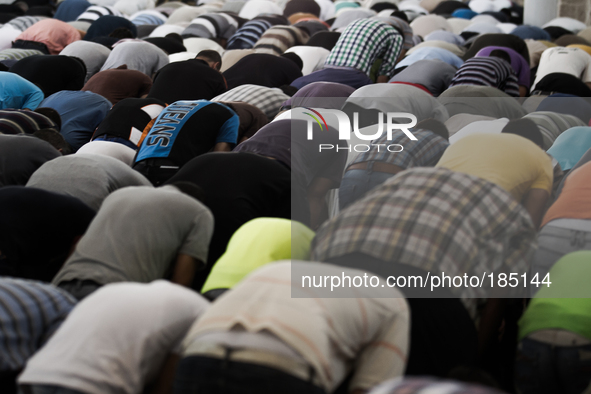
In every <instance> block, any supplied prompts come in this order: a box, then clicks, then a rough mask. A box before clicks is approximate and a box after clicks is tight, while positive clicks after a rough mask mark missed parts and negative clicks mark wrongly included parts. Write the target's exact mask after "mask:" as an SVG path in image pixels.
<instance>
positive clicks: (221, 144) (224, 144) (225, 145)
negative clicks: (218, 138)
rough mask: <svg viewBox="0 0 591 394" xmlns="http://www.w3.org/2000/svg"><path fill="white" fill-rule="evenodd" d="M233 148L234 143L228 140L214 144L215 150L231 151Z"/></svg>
mask: <svg viewBox="0 0 591 394" xmlns="http://www.w3.org/2000/svg"><path fill="white" fill-rule="evenodd" d="M231 150H232V145H230V144H228V143H227V142H218V143H217V144H215V145H214V146H213V152H230V151H231Z"/></svg>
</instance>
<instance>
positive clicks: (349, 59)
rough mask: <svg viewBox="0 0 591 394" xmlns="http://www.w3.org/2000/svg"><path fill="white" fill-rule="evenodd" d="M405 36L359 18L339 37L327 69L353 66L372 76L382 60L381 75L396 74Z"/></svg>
mask: <svg viewBox="0 0 591 394" xmlns="http://www.w3.org/2000/svg"><path fill="white" fill-rule="evenodd" d="M402 42H403V37H402V36H401V35H400V34H399V33H398V32H397V31H396V29H394V28H393V27H392V26H390V25H388V24H386V23H384V22H381V21H378V20H371V19H360V20H357V21H355V22H353V23H351V24H349V25H348V26H347V28H346V29H345V31H344V32H343V33H342V34H341V36H340V37H339V40H338V41H337V43H336V45H335V46H334V48H333V49H332V50H331V51H330V55H328V58H327V59H326V62H325V63H324V64H325V66H338V67H351V68H355V69H357V70H359V71H362V72H364V73H366V74H368V75H369V72H370V70H371V67H372V65H373V63H374V61H375V60H376V59H377V58H381V59H382V64H381V65H380V69H379V71H378V75H386V76H389V75H391V74H392V72H393V71H394V67H395V65H396V60H397V59H398V55H399V54H400V51H401V49H402Z"/></svg>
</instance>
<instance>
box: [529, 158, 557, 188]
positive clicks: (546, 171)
mask: <svg viewBox="0 0 591 394" xmlns="http://www.w3.org/2000/svg"><path fill="white" fill-rule="evenodd" d="M539 167H540V171H539V174H538V177H537V178H536V180H535V181H534V183H533V184H532V185H531V187H530V189H542V190H546V191H547V192H548V193H550V194H551V193H552V183H553V181H554V169H553V168H552V159H551V158H550V157H549V156H548V154H546V153H544V154H543V155H540V162H539Z"/></svg>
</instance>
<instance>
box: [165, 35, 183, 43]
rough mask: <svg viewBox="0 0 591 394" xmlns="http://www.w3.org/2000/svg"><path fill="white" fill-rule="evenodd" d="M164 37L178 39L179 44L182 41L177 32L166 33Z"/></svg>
mask: <svg viewBox="0 0 591 394" xmlns="http://www.w3.org/2000/svg"><path fill="white" fill-rule="evenodd" d="M164 38H168V39H169V40H174V41H178V42H180V43H181V44H182V43H183V37H181V35H180V34H178V33H168V34H167V35H165V36H164Z"/></svg>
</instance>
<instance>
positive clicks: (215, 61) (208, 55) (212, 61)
mask: <svg viewBox="0 0 591 394" xmlns="http://www.w3.org/2000/svg"><path fill="white" fill-rule="evenodd" d="M195 59H199V60H203V61H204V62H206V63H207V64H208V65H209V67H211V68H213V69H214V70H216V71H220V68H222V57H221V56H220V54H219V53H218V52H217V51H214V50H211V49H206V50H204V51H201V52H199V53H198V54H197V56H195Z"/></svg>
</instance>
